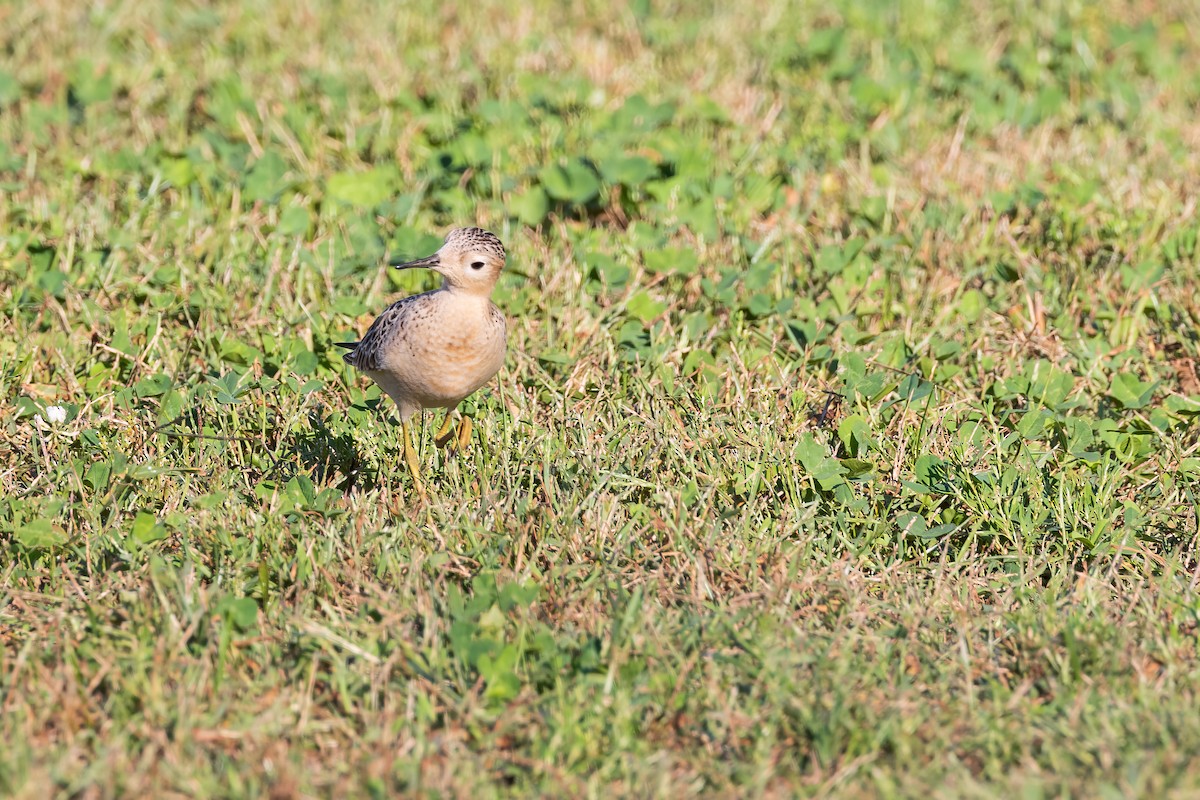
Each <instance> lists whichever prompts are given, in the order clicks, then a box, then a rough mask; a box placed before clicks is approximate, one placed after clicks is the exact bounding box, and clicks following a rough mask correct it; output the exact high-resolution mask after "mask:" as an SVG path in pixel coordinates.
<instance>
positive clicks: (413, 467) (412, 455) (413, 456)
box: [400, 421, 425, 497]
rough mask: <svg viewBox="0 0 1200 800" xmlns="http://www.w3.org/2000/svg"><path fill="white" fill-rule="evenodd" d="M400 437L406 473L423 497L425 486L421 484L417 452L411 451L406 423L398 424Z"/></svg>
mask: <svg viewBox="0 0 1200 800" xmlns="http://www.w3.org/2000/svg"><path fill="white" fill-rule="evenodd" d="M400 435H401V436H402V437H404V460H405V461H407V462H408V471H409V472H411V473H412V479H413V486H415V487H416V488H417V494H419V495H421V496H422V497H424V496H425V485H424V484H423V483H421V463H420V462H419V461H417V451H416V450H413V446H412V439H410V438H409V436H408V422H407V421H405V422H402V423H400Z"/></svg>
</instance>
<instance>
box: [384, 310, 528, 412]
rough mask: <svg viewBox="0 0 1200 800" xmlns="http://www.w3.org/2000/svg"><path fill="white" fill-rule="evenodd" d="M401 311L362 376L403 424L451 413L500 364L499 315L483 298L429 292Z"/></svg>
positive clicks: (502, 349) (502, 348) (501, 318)
mask: <svg viewBox="0 0 1200 800" xmlns="http://www.w3.org/2000/svg"><path fill="white" fill-rule="evenodd" d="M413 299H414V300H415V301H417V302H414V303H413V304H412V307H411V308H409V309H405V312H406V313H405V314H404V318H403V319H402V320H400V321H399V324H397V325H396V326H395V328H394V329H393V330H392V331H390V336H388V341H387V342H381V343H380V345H381V346H380V353H379V356H380V357H379V364H378V368H377V369H373V370H369V371H368V372H367V374H368V375H370V376H371V378H372V379H373V380H374V381H375V382H376V383H378V384H379V386H380V387H381V388H382V389H383V390H384V391H385V392H387V393H388V395H390V396H391V398H392V399H393V400H394V401H395V402H396V405H397V407H398V408H399V409H400V417H401V419H408V417H410V416H411V415H412V414H414V413H416V412H417V411H418V410H420V409H422V408H453V407H454V406H456V405H458V403H459V402H460V401H462V399H463V398H465V397H466V396H467V395H469V394H471V393H472V392H474V391H476V390H478V389H480V388H481V387H482V386H483V385H484V384H486V383H487V382H488V381H489V380H491V379H492V377H493V376H495V374H496V373H497V372H499V371H500V367H502V366H503V365H504V353H505V334H506V331H505V324H504V315H503V314H502V313H501V312H500V310H499V309H498V308H496V306H495V305H493V304H492V303H491V301H490V300H488V299H487V298H481V297H472V296H462V295H457V294H455V293H453V292H431V293H429V294H426V295H423V296H421V297H419V298H413Z"/></svg>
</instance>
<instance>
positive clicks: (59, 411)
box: [42, 406, 67, 425]
mask: <svg viewBox="0 0 1200 800" xmlns="http://www.w3.org/2000/svg"><path fill="white" fill-rule="evenodd" d="M42 417H43V418H44V419H45V420H46V422H52V423H54V424H55V425H57V424H58V423H60V422H66V421H67V410H66V409H65V408H63V407H62V406H46V411H45V413H44V414H42Z"/></svg>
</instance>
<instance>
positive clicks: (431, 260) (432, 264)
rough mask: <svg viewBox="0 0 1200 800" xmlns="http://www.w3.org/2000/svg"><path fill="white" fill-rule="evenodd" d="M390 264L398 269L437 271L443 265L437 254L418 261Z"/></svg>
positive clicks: (390, 262)
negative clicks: (420, 268) (419, 268)
mask: <svg viewBox="0 0 1200 800" xmlns="http://www.w3.org/2000/svg"><path fill="white" fill-rule="evenodd" d="M388 263H389V264H390V265H391V266H393V267H395V268H396V269H416V268H417V267H424V268H425V269H437V268H438V266H439V265H440V264H441V263H442V259H441V257H440V256H439V255H438V254H437V253H434V254H433V255H431V256H425V258H418V259H417V260H416V261H389V262H388Z"/></svg>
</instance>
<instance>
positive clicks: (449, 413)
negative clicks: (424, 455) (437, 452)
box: [433, 408, 454, 447]
mask: <svg viewBox="0 0 1200 800" xmlns="http://www.w3.org/2000/svg"><path fill="white" fill-rule="evenodd" d="M453 414H454V409H453V408H450V409H447V410H446V418H445V419H444V420H442V427H440V428H438V432H437V433H435V434H434V435H433V442H434V444H436V445H437V446H438V447H445V446H446V442H448V441H450V424H451V423H452V422H454V417H453Z"/></svg>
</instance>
